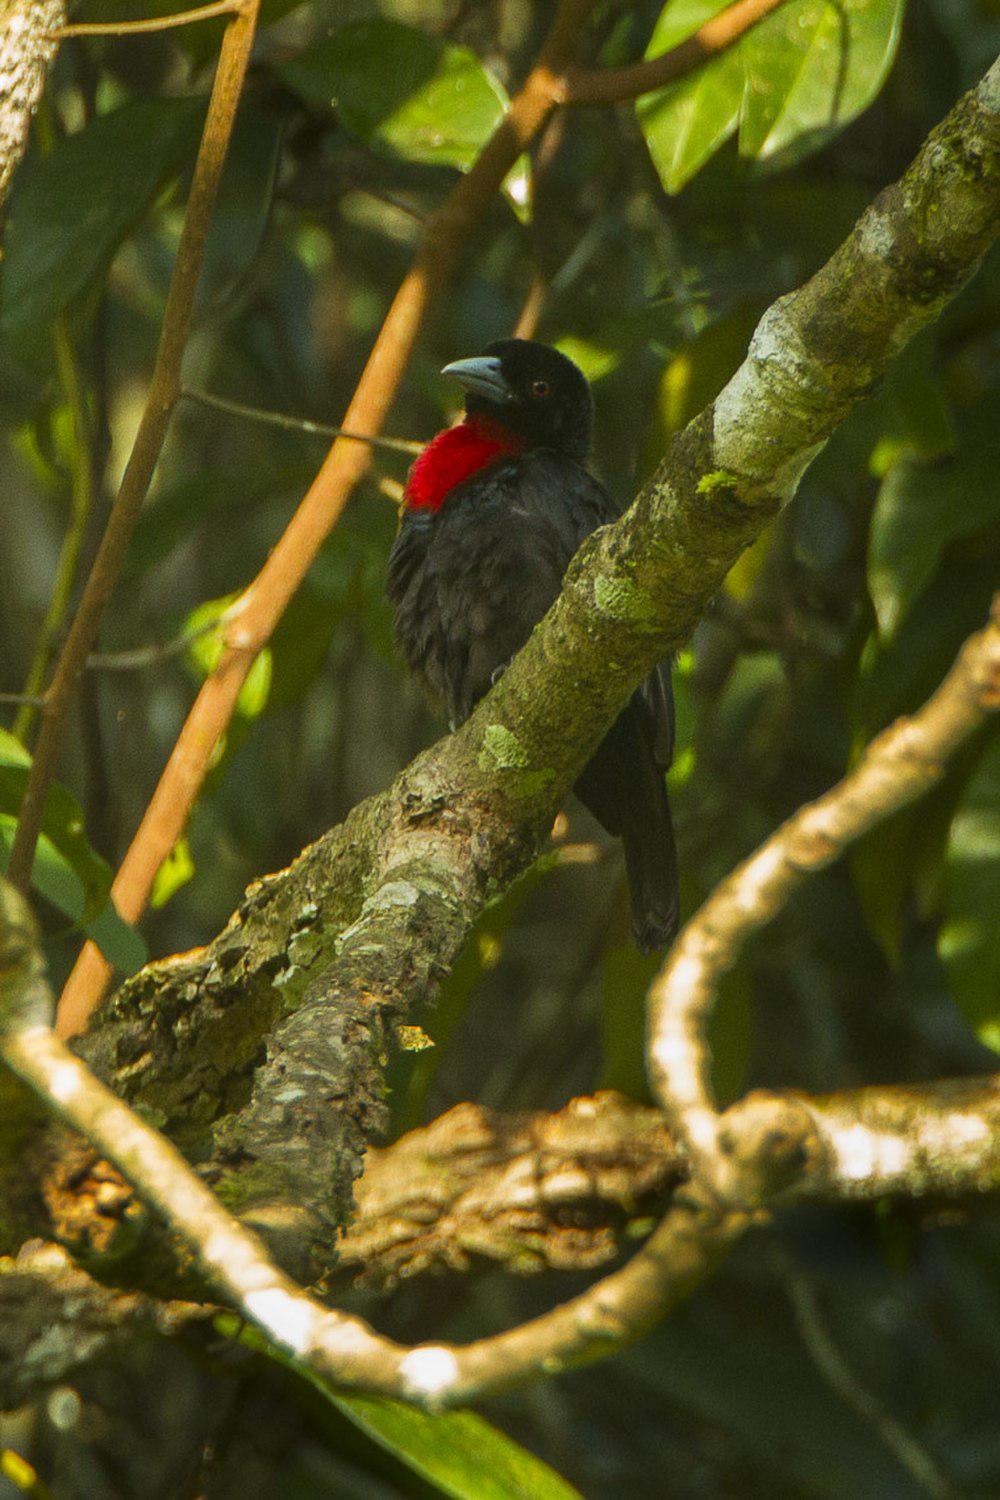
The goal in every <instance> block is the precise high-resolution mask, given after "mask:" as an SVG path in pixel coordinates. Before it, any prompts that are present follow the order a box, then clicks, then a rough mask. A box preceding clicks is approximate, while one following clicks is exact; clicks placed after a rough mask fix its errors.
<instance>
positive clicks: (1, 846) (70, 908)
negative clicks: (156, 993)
mask: <svg viewBox="0 0 1000 1500" xmlns="http://www.w3.org/2000/svg"><path fill="white" fill-rule="evenodd" d="M30 769H31V757H30V755H29V754H28V752H27V751H26V750H25V748H24V746H23V745H22V744H21V742H20V740H17V739H15V738H14V736H13V735H12V734H10V733H8V731H7V730H6V729H0V869H3V870H6V868H7V866H8V864H9V862H10V851H11V847H12V845H13V842H14V831H15V829H16V827H17V814H18V811H19V809H20V806H21V798H22V796H23V795H24V788H25V786H26V785H27V781H28V775H29V773H30ZM31 884H32V888H33V889H34V890H36V891H37V892H38V893H39V895H41V896H44V897H45V899H46V901H50V902H51V903H52V905H53V906H54V907H56V909H57V910H58V911H61V912H62V913H63V915H64V916H67V917H69V919H70V921H71V922H76V923H79V924H80V926H81V927H82V928H83V930H84V932H85V933H86V934H87V936H88V937H89V938H92V939H93V940H94V942H95V943H96V944H97V946H98V947H99V948H100V950H101V952H102V953H103V954H104V956H105V958H106V959H107V960H108V962H109V963H112V964H114V966H115V968H116V969H121V970H122V972H123V973H125V974H134V973H135V971H136V970H137V969H141V968H142V966H143V964H144V963H145V962H146V957H147V951H146V945H145V943H144V942H143V940H142V938H141V937H140V936H139V934H138V932H136V930H135V928H134V927H130V926H129V924H128V923H127V922H125V921H123V919H122V918H121V917H120V916H119V915H118V912H117V911H116V910H115V906H114V903H113V902H112V900H111V898H110V896H109V894H108V891H109V888H110V886H111V870H110V867H109V866H108V864H107V862H106V861H105V860H103V859H102V858H101V856H100V855H99V854H98V853H97V852H96V851H95V850H94V849H92V848H91V847H90V844H89V843H88V842H87V837H86V833H85V832H84V826H83V809H82V808H81V807H80V804H79V802H77V800H76V798H75V797H74V796H73V794H72V792H70V791H69V790H68V789H67V788H66V787H64V786H60V784H59V783H58V782H56V784H55V785H54V786H53V787H52V788H51V790H50V792H49V796H48V799H47V801H46V804H45V817H44V819H43V820H42V834H41V836H40V838H39V840H38V846H37V849H36V851H35V860H34V864H33V866H32V870H31Z"/></svg>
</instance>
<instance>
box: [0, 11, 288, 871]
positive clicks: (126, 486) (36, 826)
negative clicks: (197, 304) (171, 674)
mask: <svg viewBox="0 0 1000 1500" xmlns="http://www.w3.org/2000/svg"><path fill="white" fill-rule="evenodd" d="M258 3H259V0H246V3H245V4H242V5H241V7H240V9H239V10H238V11H237V12H236V13H235V14H234V16H233V19H232V20H231V21H230V23H229V25H228V26H227V28H226V32H225V35H224V37H223V39H222V48H221V51H220V54H219V64H218V67H217V69H216V73H215V82H214V85H213V88H212V97H211V99H210V101H209V106H208V115H207V118H206V120H205V129H204V132H203V134H202V138H201V145H200V147H199V150H198V158H197V161H196V163H195V169H194V177H193V180H192V183H191V193H190V196H189V198H188V205H187V212H186V214H185V217H184V227H183V229H182V230H181V237H180V242H179V244H178V247H177V259H176V261H175V262H174V269H173V275H172V276H171V279H170V288H169V291H168V293H167V302H166V308H165V310H164V317H163V327H162V330H161V333H160V342H159V346H158V348H157V351H156V361H155V364H154V367H153V375H152V379H151V381H150V387H149V393H148V395H147V397H146V405H145V408H144V410H143V414H142V420H141V421H140V423H139V431H138V433H137V434H136V439H135V444H134V446H133V448H132V453H131V456H130V458H129V461H128V464H127V466H126V469H125V474H124V476H123V478H122V482H121V487H120V489H119V492H118V497H117V499H116V501H115V503H114V506H113V507H112V511H111V515H110V516H109V518H108V524H107V527H106V529H105V532H104V536H103V538H102V540H101V545H100V547H99V549H98V553H97V557H96V558H95V560H94V565H93V567H92V568H91V571H90V576H89V578H88V579H87V582H86V585H85V587H84V590H83V595H82V598H81V600H80V604H79V606H78V608H77V611H76V614H75V615H74V617H73V621H72V623H71V625H70V628H69V633H68V635H67V637H66V641H65V643H64V645H63V648H62V651H61V652H60V655H59V659H58V661H57V663H56V667H55V671H54V674H53V677H52V681H51V684H50V686H49V689H48V692H47V693H46V695H45V698H46V701H45V708H44V710H43V713H42V725H41V730H40V733H39V736H38V743H37V745H36V746H35V755H34V761H33V764H32V769H31V776H30V779H29V781H28V786H27V789H26V791H25V794H24V800H23V801H22V803H21V811H20V817H19V819H18V826H17V833H16V834H15V838H14V846H13V848H12V850H11V857H10V871H9V874H10V879H11V881H12V882H13V883H14V885H15V886H16V887H18V888H19V889H21V890H26V889H27V887H28V883H29V881H30V878H31V867H32V863H33V860H34V855H35V845H36V844H37V842H38V834H39V830H40V828H41V823H42V816H43V813H44V809H45V801H46V797H47V796H48V790H49V786H50V785H51V782H52V778H53V776H54V775H55V770H56V762H57V760H58V757H59V748H60V745H61V744H62V738H63V734H64V732H65V729H66V724H67V721H68V718H69V714H70V711H71V709H72V706H73V701H74V699H75V697H76V690H77V686H78V684H79V680H80V675H81V673H82V672H83V670H84V668H85V666H86V661H87V657H88V655H89V654H90V651H91V649H92V647H93V644H94V641H95V639H96V637H97V631H98V627H99V625H100V621H101V615H102V614H103V612H104V607H105V605H106V604H107V602H108V599H109V598H110V596H111V593H112V590H113V589H114V586H115V584H116V583H117V581H118V576H119V574H120V572H121V569H122V564H123V563H124V561H125V554H126V551H127V549H128V544H129V540H130V538H131V535H132V529H133V527H134V525H135V522H136V519H137V517H138V514H139V509H140V507H141V505H142V502H143V500H144V499H145V496H146V492H147V490H148V489H149V483H150V480H151V479H152V477H153V471H154V469H155V468H156V463H157V460H158V458H159V456H160V449H161V447H162V445H163V439H164V437H165V436H166V431H167V427H168V424H169V422H170V415H171V412H172V411H173V408H174V404H175V402H176V400H177V397H178V395H179V392H180V372H181V360H182V358H183V354H184V346H185V343H186V341H187V333H188V327H189V325H190V321H191V312H192V308H193V306H194V297H195V291H196V288H197V284H198V277H199V273H200V271H201V263H202V255H203V252H204V247H205V239H206V236H207V233H208V226H209V221H210V219H211V216H212V209H213V207H214V204H215V198H216V193H217V191H218V186H219V180H220V178H221V176H222V168H223V164H224V162H225V159H226V152H227V150H228V147H229V140H230V136H231V134H232V130H233V123H234V120H235V118H236V110H237V106H238V104H239V100H240V94H241V93H242V89H243V80H244V77H245V75H246V69H247V64H248V62H249V59H250V49H251V47H252V45H253V38H254V32H255V29H256V24H257V8H258Z"/></svg>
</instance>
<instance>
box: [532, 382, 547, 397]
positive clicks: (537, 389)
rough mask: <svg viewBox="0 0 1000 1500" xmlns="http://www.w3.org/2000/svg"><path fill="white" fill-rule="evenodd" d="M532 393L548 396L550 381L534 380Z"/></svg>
mask: <svg viewBox="0 0 1000 1500" xmlns="http://www.w3.org/2000/svg"><path fill="white" fill-rule="evenodd" d="M531 394H532V395H533V396H547V395H548V394H549V382H548V381H547V380H533V381H532V382H531Z"/></svg>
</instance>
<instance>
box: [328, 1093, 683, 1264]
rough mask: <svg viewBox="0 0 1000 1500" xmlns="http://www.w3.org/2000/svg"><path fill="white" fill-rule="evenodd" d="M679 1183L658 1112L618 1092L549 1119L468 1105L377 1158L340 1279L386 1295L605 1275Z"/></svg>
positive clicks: (372, 1157)
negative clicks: (477, 1282) (515, 1277)
mask: <svg viewBox="0 0 1000 1500" xmlns="http://www.w3.org/2000/svg"><path fill="white" fill-rule="evenodd" d="M683 1176H684V1167H683V1164H682V1162H681V1159H680V1157H679V1156H678V1154H677V1152H676V1150H675V1149H674V1142H673V1138H672V1136H671V1134H670V1132H669V1130H668V1129H667V1128H666V1125H665V1123H664V1120H663V1116H662V1115H661V1114H660V1112H659V1111H658V1110H655V1109H646V1108H643V1107H642V1106H640V1105H637V1104H633V1103H631V1102H630V1101H629V1100H627V1099H623V1098H621V1097H620V1096H619V1095H617V1094H611V1093H602V1094H597V1095H595V1096H594V1098H592V1099H574V1100H572V1101H571V1103H569V1104H568V1105H567V1106H566V1108H565V1109H562V1110H560V1111H559V1113H558V1114H553V1115H547V1114H538V1115H515V1116H509V1115H498V1114H497V1113H496V1112H495V1111H493V1110H487V1109H481V1108H480V1107H479V1106H478V1105H475V1104H459V1105H457V1106H456V1108H455V1109H452V1110H449V1111H448V1113H447V1114H446V1115H442V1116H441V1118H440V1119H438V1120H435V1121H434V1123H433V1125H429V1126H427V1127H426V1129H424V1130H414V1131H411V1132H410V1134H409V1135H406V1136H403V1138H402V1139H401V1140H399V1141H397V1142H396V1144H395V1145H393V1146H390V1147H389V1148H388V1149H386V1150H381V1151H378V1150H375V1151H370V1152H369V1153H368V1157H367V1160H366V1163H365V1171H364V1175H363V1176H362V1178H361V1180H360V1182H359V1183H358V1187H357V1194H356V1198H357V1206H356V1211H355V1216H354V1219H353V1222H352V1224H351V1227H350V1229H349V1230H348V1231H347V1234H346V1236H345V1237H344V1239H343V1240H342V1241H341V1242H340V1245H339V1247H338V1255H337V1263H338V1280H339V1279H340V1277H341V1276H347V1277H349V1278H350V1280H351V1281H352V1283H353V1284H354V1285H355V1286H362V1287H371V1288H374V1289H376V1290H382V1289H390V1288H392V1287H393V1286H394V1285H395V1284H396V1283H397V1282H399V1281H401V1280H403V1279H405V1278H407V1277H410V1276H419V1275H422V1274H425V1273H426V1272H429V1271H430V1272H434V1271H438V1272H441V1271H458V1272H468V1271H472V1270H475V1269H477V1268H480V1267H483V1266H488V1265H499V1266H503V1267H504V1269H505V1270H506V1271H508V1272H514V1273H516V1274H530V1273H531V1272H534V1271H542V1270H554V1271H569V1270H574V1271H581V1270H588V1269H591V1268H593V1267H596V1266H600V1265H605V1264H607V1262H609V1261H611V1260H613V1259H614V1257H615V1256H616V1255H617V1254H618V1253H619V1251H620V1250H621V1247H622V1243H623V1240H624V1238H625V1237H626V1235H627V1234H628V1233H631V1232H633V1230H634V1229H635V1228H639V1229H641V1227H642V1223H641V1221H642V1219H643V1218H645V1217H646V1216H647V1215H649V1214H650V1213H654V1212H655V1213H660V1212H662V1210H663V1207H664V1205H665V1203H666V1201H667V1198H668V1196H669V1194H670V1192H672V1190H673V1188H674V1187H675V1186H676V1185H677V1183H678V1182H679V1181H680V1180H681V1179H682V1177H683Z"/></svg>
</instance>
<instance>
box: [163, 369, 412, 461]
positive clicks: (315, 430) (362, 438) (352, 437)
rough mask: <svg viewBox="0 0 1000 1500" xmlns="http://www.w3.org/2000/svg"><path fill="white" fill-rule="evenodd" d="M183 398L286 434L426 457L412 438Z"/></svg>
mask: <svg viewBox="0 0 1000 1500" xmlns="http://www.w3.org/2000/svg"><path fill="white" fill-rule="evenodd" d="M181 395H182V396H183V397H184V399H185V400H186V401H193V402H194V403H195V404H196V405H197V406H207V407H209V408H211V409H212V410H214V411H224V412H228V413H229V414H230V416H234V417H245V418H246V419H247V421H248V422H261V423H263V424H264V425H265V426H268V427H280V428H282V429H283V430H284V431H285V432H304V433H305V434H306V435H307V436H308V437H323V438H338V437H340V438H346V439H347V440H348V442H352V443H367V444H368V446H369V447H370V448H381V449H384V450H385V452H387V453H406V454H409V455H410V456H411V457H412V456H413V455H415V454H417V453H422V452H423V449H424V444H423V443H417V442H413V441H412V440H411V439H409V438H388V437H375V436H374V435H373V434H372V433H369V432H348V431H347V429H346V428H345V427H334V426H333V425H332V424H331V423H329V422H311V421H309V419H308V418H307V417H292V416H288V415H287V414H286V413H285V412H281V411H265V410H264V408H263V407H260V406H247V405H246V404H245V403H244V402H242V401H231V400H230V398H229V397H228V396H215V395H213V394H211V392H209V391H196V390H193V389H192V388H191V387H190V386H185V387H184V389H183V390H182V391H181Z"/></svg>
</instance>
